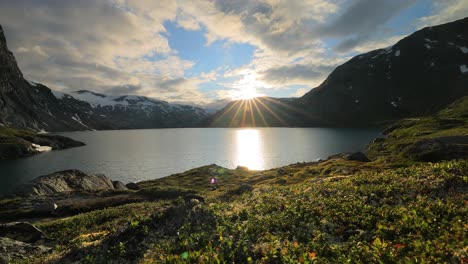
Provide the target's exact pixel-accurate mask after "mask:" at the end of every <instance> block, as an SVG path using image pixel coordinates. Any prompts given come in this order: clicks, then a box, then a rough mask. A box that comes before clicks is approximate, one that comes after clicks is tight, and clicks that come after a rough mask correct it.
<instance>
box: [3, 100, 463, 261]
mask: <svg viewBox="0 0 468 264" xmlns="http://www.w3.org/2000/svg"><path fill="white" fill-rule="evenodd" d="M467 111H468V98H464V99H461V100H459V101H457V102H456V103H454V104H452V105H451V106H449V107H448V108H447V109H445V110H443V111H441V112H439V113H438V114H437V115H435V116H431V117H422V118H419V119H410V120H402V121H400V122H398V123H397V124H395V125H394V126H392V127H391V128H389V129H388V130H386V134H387V137H386V138H385V139H377V140H375V141H374V142H373V143H372V144H370V146H369V150H368V153H367V154H363V153H353V154H350V155H336V156H332V157H330V158H328V159H327V160H323V161H319V162H310V163H297V164H292V165H289V166H284V167H281V168H276V169H271V170H266V171H250V170H248V169H246V168H242V167H239V168H237V169H234V170H230V169H226V168H222V167H219V166H217V165H209V166H205V167H200V168H196V169H193V170H190V171H187V172H184V173H180V174H175V175H171V176H168V177H165V178H162V179H157V180H151V181H145V182H139V183H133V184H127V186H125V187H127V188H125V187H124V185H123V184H122V183H118V182H111V181H110V180H109V179H108V178H107V177H105V176H102V175H90V174H86V173H83V172H79V171H64V172H57V173H54V174H51V175H47V176H43V177H40V178H37V179H36V180H34V181H33V182H31V183H30V184H28V185H26V186H24V187H23V188H21V189H19V190H18V191H17V195H16V196H10V197H4V198H3V199H0V222H3V223H4V224H2V225H0V256H1V258H0V262H2V261H3V262H16V261H21V262H26V263H68V262H78V263H109V262H113V263H179V262H190V263H194V262H196V263H216V262H231V263H232V262H234V263H249V262H255V263H315V262H317V263H343V262H355V263H363V262H364V263H396V262H409V263H415V262H418V263H419V262H421V263H422V262H428V263H444V262H447V263H464V262H466V259H467V249H466V241H468V235H467V234H468V232H466V228H467V227H466V221H465V220H466V219H468V210H467V206H466V201H467V200H468V161H467V157H468V155H467V151H468V144H467V138H468V112H467ZM429 161H430V162H429ZM211 177H215V178H216V179H217V180H218V183H217V186H213V185H211V184H210V183H209V181H210V178H211ZM29 234H30V235H29Z"/></svg>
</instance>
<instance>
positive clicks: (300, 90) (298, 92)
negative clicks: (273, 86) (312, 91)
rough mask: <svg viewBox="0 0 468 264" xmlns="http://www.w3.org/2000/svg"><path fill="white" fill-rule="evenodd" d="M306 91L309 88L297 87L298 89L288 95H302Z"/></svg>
mask: <svg viewBox="0 0 468 264" xmlns="http://www.w3.org/2000/svg"><path fill="white" fill-rule="evenodd" d="M308 91H309V89H307V88H299V89H297V91H296V92H294V93H292V94H291V95H290V96H291V97H302V96H303V95H304V94H306V93H307V92H308Z"/></svg>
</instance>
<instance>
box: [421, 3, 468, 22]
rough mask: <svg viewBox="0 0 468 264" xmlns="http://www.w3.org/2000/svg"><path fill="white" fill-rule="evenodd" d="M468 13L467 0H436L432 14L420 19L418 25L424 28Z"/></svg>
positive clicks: (450, 20) (453, 19) (462, 16)
mask: <svg viewBox="0 0 468 264" xmlns="http://www.w3.org/2000/svg"><path fill="white" fill-rule="evenodd" d="M467 14H468V1H466V0H434V1H433V2H432V14H431V15H429V16H424V17H421V18H419V19H418V27H419V28H423V27H426V26H432V25H437V24H443V23H448V22H452V21H455V20H457V19H462V18H464V17H466V16H467Z"/></svg>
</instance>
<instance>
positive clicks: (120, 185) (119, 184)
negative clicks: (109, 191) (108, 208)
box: [112, 181, 128, 190]
mask: <svg viewBox="0 0 468 264" xmlns="http://www.w3.org/2000/svg"><path fill="white" fill-rule="evenodd" d="M112 185H113V186H114V189H116V190H128V188H127V186H125V184H123V183H122V182H121V181H112Z"/></svg>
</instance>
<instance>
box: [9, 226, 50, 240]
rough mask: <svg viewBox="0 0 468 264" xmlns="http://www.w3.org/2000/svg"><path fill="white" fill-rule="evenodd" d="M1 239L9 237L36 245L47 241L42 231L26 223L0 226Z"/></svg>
mask: <svg viewBox="0 0 468 264" xmlns="http://www.w3.org/2000/svg"><path fill="white" fill-rule="evenodd" d="M0 237H8V238H11V239H14V240H18V241H22V242H27V243H36V242H38V241H40V240H44V239H46V237H45V235H44V233H42V231H41V230H39V229H37V227H35V226H33V225H32V224H30V223H26V222H13V223H8V224H0Z"/></svg>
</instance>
